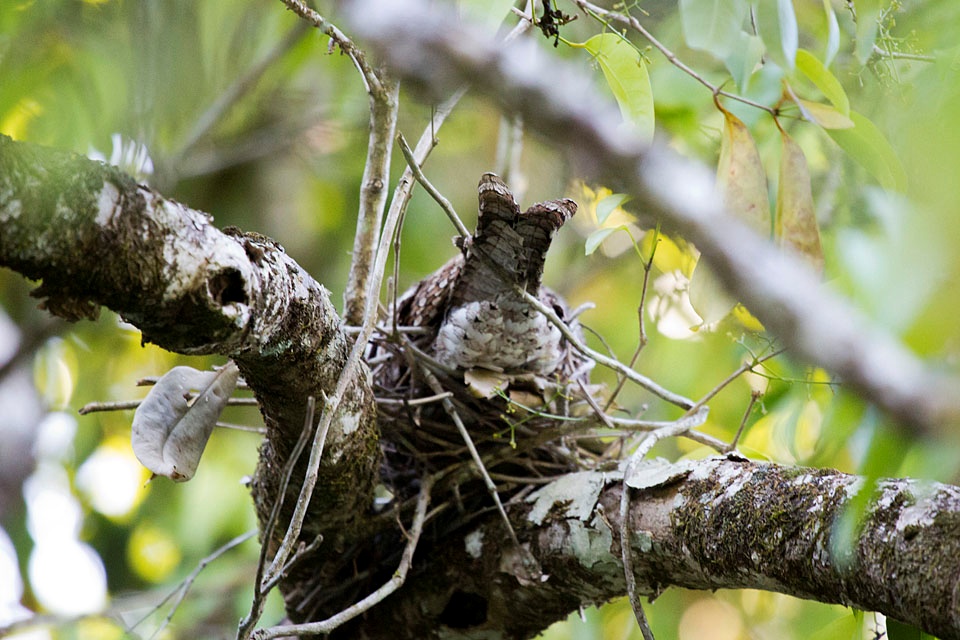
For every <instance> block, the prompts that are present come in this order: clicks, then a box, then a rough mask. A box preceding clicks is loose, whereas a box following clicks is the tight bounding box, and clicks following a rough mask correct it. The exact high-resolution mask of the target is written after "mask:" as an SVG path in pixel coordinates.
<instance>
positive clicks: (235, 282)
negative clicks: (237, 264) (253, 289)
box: [207, 269, 247, 306]
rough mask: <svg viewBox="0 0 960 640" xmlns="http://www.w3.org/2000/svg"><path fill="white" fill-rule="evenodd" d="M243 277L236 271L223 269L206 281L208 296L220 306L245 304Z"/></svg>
mask: <svg viewBox="0 0 960 640" xmlns="http://www.w3.org/2000/svg"><path fill="white" fill-rule="evenodd" d="M243 284H244V283H243V277H242V276H241V275H240V272H239V271H238V270H237V269H225V270H223V271H221V272H220V273H217V274H216V275H214V276H212V277H211V278H210V279H209V280H208V281H207V288H208V289H209V291H210V296H211V297H212V298H213V299H214V300H215V301H216V302H217V303H218V304H220V306H225V305H228V304H233V303H235V302H239V303H245V302H246V301H247V292H246V291H245V290H244V288H243Z"/></svg>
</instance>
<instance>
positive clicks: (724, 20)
mask: <svg viewBox="0 0 960 640" xmlns="http://www.w3.org/2000/svg"><path fill="white" fill-rule="evenodd" d="M748 9H749V7H748V5H747V3H746V1H745V0H680V21H681V24H682V26H683V37H684V40H686V42H687V45H689V46H690V47H691V48H693V49H700V50H702V51H707V52H709V53H712V54H713V55H715V56H716V57H717V58H719V59H721V60H722V59H724V58H726V57H727V56H729V55H730V53H731V52H732V51H733V50H734V48H735V47H736V46H737V44H738V41H739V34H740V31H741V28H742V26H743V23H744V20H745V19H746V17H747V11H748Z"/></svg>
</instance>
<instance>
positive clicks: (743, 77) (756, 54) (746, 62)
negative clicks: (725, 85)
mask: <svg viewBox="0 0 960 640" xmlns="http://www.w3.org/2000/svg"><path fill="white" fill-rule="evenodd" d="M762 61H763V39H762V38H760V36H755V35H752V34H749V33H747V32H745V31H741V32H740V36H739V43H738V45H737V46H736V48H734V50H733V51H732V52H731V53H730V55H729V56H727V57H726V58H724V60H723V64H724V65H725V66H726V67H727V71H729V72H730V75H731V76H733V81H734V82H736V83H737V88H738V89H740V91H741V92H743V93H746V92H747V90H748V89H749V86H750V79H751V78H752V77H753V74H754V72H755V71H757V69H759V68H760V64H761V62H762Z"/></svg>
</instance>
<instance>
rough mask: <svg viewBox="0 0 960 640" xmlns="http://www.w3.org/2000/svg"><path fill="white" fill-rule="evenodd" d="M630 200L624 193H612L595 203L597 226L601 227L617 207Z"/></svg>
mask: <svg viewBox="0 0 960 640" xmlns="http://www.w3.org/2000/svg"><path fill="white" fill-rule="evenodd" d="M629 199H630V196H629V195H627V194H625V193H614V194H611V195H609V196H607V197H606V198H604V199H603V200H601V201H600V202H598V203H597V224H600V225H602V224H603V223H604V222H606V221H607V218H609V217H610V214H611V213H613V212H614V211H616V210H617V207H619V206H620V205H622V204H623V203H624V202H626V201H627V200H629Z"/></svg>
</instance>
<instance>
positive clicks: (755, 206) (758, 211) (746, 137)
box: [717, 105, 770, 237]
mask: <svg viewBox="0 0 960 640" xmlns="http://www.w3.org/2000/svg"><path fill="white" fill-rule="evenodd" d="M718 106H719V105H718ZM720 110H721V111H723V117H724V123H723V137H722V139H721V141H720V160H719V161H718V163H717V187H718V188H719V190H720V195H721V197H722V198H723V202H724V204H725V205H726V207H727V209H728V210H729V211H730V212H731V213H733V214H734V215H735V216H737V217H738V218H740V219H741V220H743V221H744V222H746V223H747V224H749V225H750V226H751V227H752V228H753V229H755V230H756V231H757V233H759V234H761V235H763V236H764V237H769V235H770V197H769V195H768V191H767V176H766V173H764V170H763V163H762V162H761V161H760V153H759V152H758V151H757V145H756V144H755V143H754V141H753V137H752V136H751V135H750V131H749V130H747V126H746V125H745V124H743V122H741V121H740V119H739V118H737V117H736V116H735V115H733V114H732V113H730V112H729V111H727V110H726V109H724V108H723V107H720Z"/></svg>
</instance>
